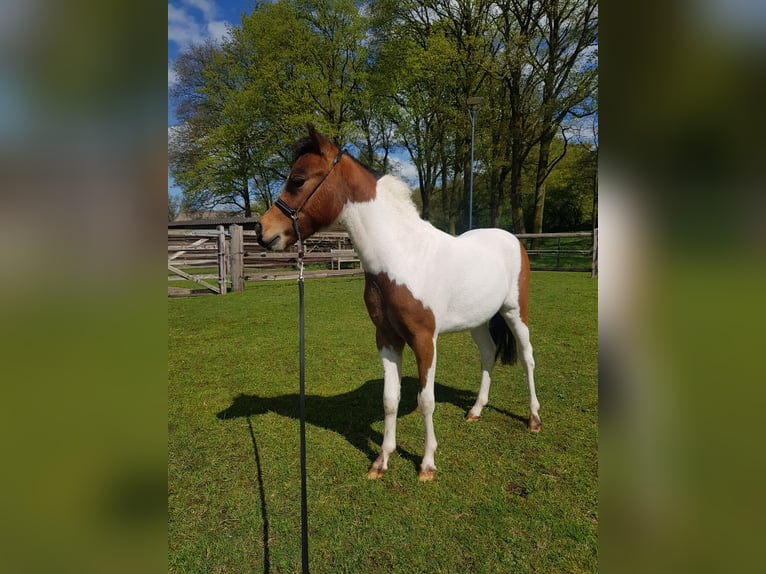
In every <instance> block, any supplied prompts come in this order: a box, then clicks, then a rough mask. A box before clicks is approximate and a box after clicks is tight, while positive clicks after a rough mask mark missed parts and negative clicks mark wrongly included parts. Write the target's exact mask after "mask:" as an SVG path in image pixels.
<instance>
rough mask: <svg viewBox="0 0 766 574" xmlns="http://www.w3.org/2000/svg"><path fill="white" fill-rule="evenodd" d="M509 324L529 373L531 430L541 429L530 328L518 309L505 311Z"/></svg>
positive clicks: (522, 361)
mask: <svg viewBox="0 0 766 574" xmlns="http://www.w3.org/2000/svg"><path fill="white" fill-rule="evenodd" d="M503 316H504V317H505V320H506V322H507V323H508V326H509V327H510V328H511V331H513V334H514V336H515V337H516V344H517V345H518V347H519V348H518V355H519V359H520V360H521V365H522V366H523V367H524V371H525V372H526V374H527V383H529V412H530V417H529V418H530V430H533V431H539V430H540V414H539V410H540V402H539V401H538V400H537V394H536V393H535V357H534V354H533V352H532V343H530V341H529V328H528V327H527V326H526V325H525V324H524V321H522V320H521V317H520V316H519V313H518V311H513V310H511V311H507V312H504V313H503Z"/></svg>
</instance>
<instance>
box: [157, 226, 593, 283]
mask: <svg viewBox="0 0 766 574" xmlns="http://www.w3.org/2000/svg"><path fill="white" fill-rule="evenodd" d="M517 237H518V238H519V239H520V240H522V241H523V242H524V243H525V246H526V247H527V252H528V253H529V255H530V262H531V263H532V270H533V271H544V270H562V269H563V270H567V271H589V272H591V274H592V275H593V276H596V275H597V274H598V230H596V232H595V233H591V232H576V233H525V234H518V235H517ZM589 238H590V241H588V239H589ZM562 239H563V240H565V243H564V244H563V245H562ZM551 242H553V243H551ZM304 243H305V247H306V254H305V262H306V265H307V266H309V268H308V269H307V270H306V273H305V275H306V277H339V276H348V275H357V274H360V273H363V272H364V271H363V269H362V266H361V263H360V261H359V257H358V255H357V254H356V251H354V247H353V245H352V243H351V239H350V238H349V236H348V233H345V232H323V233H317V234H316V235H314V236H312V237H310V238H309V239H307V240H305V242H304ZM584 244H587V245H584ZM562 257H563V258H566V259H567V265H563V264H562ZM574 258H579V260H578V262H576V264H575V265H572V262H571V260H572V259H574ZM554 260H555V263H554ZM297 262H298V252H297V247H295V246H294V247H293V248H291V249H289V250H287V251H283V252H279V253H275V252H271V251H267V250H266V249H264V248H263V247H261V245H259V244H258V242H257V241H256V237H255V232H254V231H247V230H243V228H242V226H241V225H229V227H228V229H226V228H224V227H223V226H222V225H219V226H218V227H217V228H216V229H204V230H200V229H168V280H169V281H192V282H194V283H196V284H197V285H199V286H200V287H201V288H202V291H203V292H204V291H211V292H213V293H216V294H219V295H225V294H226V293H227V291H228V290H229V288H230V289H231V290H232V291H242V290H243V289H244V285H245V282H246V281H275V280H280V279H294V278H297V276H298V274H297V271H296V270H295V269H296V267H297ZM586 263H588V265H587V266H586ZM577 265H579V266H577ZM168 292H169V294H171V295H173V294H179V295H181V294H183V295H186V294H189V293H190V292H192V290H191V289H189V288H173V287H171V286H168Z"/></svg>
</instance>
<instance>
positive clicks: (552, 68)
mask: <svg viewBox="0 0 766 574" xmlns="http://www.w3.org/2000/svg"><path fill="white" fill-rule="evenodd" d="M541 6H542V14H541V17H540V18H539V19H538V23H537V26H538V30H539V32H540V37H541V42H540V43H539V44H538V45H537V50H536V52H535V58H534V65H536V66H537V67H538V72H539V74H540V75H541V77H542V80H543V81H542V95H541V101H540V123H539V125H540V136H539V142H540V143H539V147H538V157H537V175H536V178H535V217H534V225H533V227H532V232H533V233H542V229H543V213H544V207H545V180H546V179H547V177H548V175H549V174H550V173H551V169H553V167H554V166H555V165H556V163H557V162H558V161H560V160H561V159H562V158H563V157H564V155H565V154H566V151H567V148H566V144H567V137H566V134H565V130H564V129H562V128H563V123H564V121H565V120H566V119H567V118H568V117H569V116H574V117H577V118H579V117H583V116H587V115H591V114H592V113H593V112H594V110H595V91H596V83H597V69H596V66H595V62H596V51H595V50H596V44H595V43H596V39H597V33H598V29H597V27H598V16H597V12H596V11H597V0H546V1H545V2H542V3H541ZM559 130H561V133H562V137H563V139H564V149H563V151H562V152H561V154H560V155H559V156H558V157H556V158H555V159H551V143H552V142H553V138H554V137H555V136H556V133H557V132H558V131H559Z"/></svg>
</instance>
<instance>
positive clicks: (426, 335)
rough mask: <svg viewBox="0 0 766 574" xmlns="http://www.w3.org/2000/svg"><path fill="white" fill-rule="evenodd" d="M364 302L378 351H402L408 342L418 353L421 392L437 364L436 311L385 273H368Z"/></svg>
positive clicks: (416, 358) (366, 275)
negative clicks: (393, 349)
mask: <svg viewBox="0 0 766 574" xmlns="http://www.w3.org/2000/svg"><path fill="white" fill-rule="evenodd" d="M364 278H365V287H364V302H365V304H366V305H367V312H368V313H369V315H370V319H372V322H373V324H374V325H375V327H376V328H377V331H376V339H377V343H378V349H382V348H383V347H387V346H390V347H393V348H395V349H397V350H401V349H402V347H403V345H404V342H406V343H407V344H408V345H409V346H410V347H411V348H412V350H413V351H414V352H415V360H416V361H417V364H418V374H419V378H420V389H421V390H423V388H424V387H425V385H426V379H427V376H428V369H430V368H431V365H433V362H434V353H435V349H434V332H435V331H436V319H435V318H434V314H433V312H432V311H431V310H430V309H428V308H426V307H425V306H424V305H423V303H422V302H421V301H420V300H418V299H417V298H415V296H414V295H413V294H412V292H411V291H410V290H409V289H408V288H407V286H406V285H400V284H398V283H397V282H396V281H393V280H392V279H391V278H390V277H389V276H388V275H387V274H385V273H377V274H375V275H373V274H372V273H365V276H364Z"/></svg>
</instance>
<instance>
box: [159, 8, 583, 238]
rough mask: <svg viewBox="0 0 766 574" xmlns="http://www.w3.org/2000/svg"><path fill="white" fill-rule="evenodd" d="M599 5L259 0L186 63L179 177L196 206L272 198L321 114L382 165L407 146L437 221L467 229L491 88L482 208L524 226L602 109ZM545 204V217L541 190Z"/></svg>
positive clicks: (500, 221)
mask: <svg viewBox="0 0 766 574" xmlns="http://www.w3.org/2000/svg"><path fill="white" fill-rule="evenodd" d="M594 9H595V0H556V1H552V2H543V3H540V2H531V0H511V1H509V2H504V3H500V4H498V3H495V2H489V1H487V0H479V1H475V2H474V1H471V2H469V1H467V0H458V1H457V2H444V1H441V0H438V1H436V0H417V1H416V0H407V1H397V2H394V1H392V0H373V1H369V2H365V3H357V2H354V1H353V0H327V1H323V2H308V1H306V0H282V1H279V2H259V3H257V4H256V5H255V7H254V9H253V11H252V12H251V13H250V14H247V15H245V16H243V18H242V22H241V24H240V25H239V26H235V27H233V28H232V29H231V35H230V39H229V40H228V41H226V42H224V43H223V44H222V45H218V46H216V45H211V44H205V45H202V46H193V47H192V48H190V49H189V50H188V51H187V52H185V53H183V54H182V55H181V56H180V57H179V59H178V61H177V62H176V72H177V75H178V77H179V79H180V81H179V85H178V86H177V87H176V88H175V89H174V94H173V95H174V101H175V102H176V108H177V110H178V117H179V119H180V120H181V121H182V125H181V126H179V127H178V128H177V129H176V130H175V133H174V135H173V137H172V138H171V142H170V148H171V150H170V157H171V172H172V174H173V175H174V177H175V179H176V181H177V183H178V184H179V185H180V186H181V187H182V188H183V190H184V195H185V199H186V203H187V205H190V206H192V207H193V206H199V207H210V206H212V205H215V204H218V205H221V204H227V205H229V206H231V205H232V204H234V205H238V206H239V207H240V208H241V209H243V210H245V211H246V212H248V211H250V210H251V209H252V208H253V205H255V207H256V208H257V209H264V208H267V207H268V206H270V205H271V203H272V201H273V200H274V196H275V194H276V193H277V192H278V190H279V189H280V188H281V185H282V182H283V180H284V177H285V175H286V172H287V168H288V167H289V163H290V159H291V156H290V148H291V146H292V144H293V142H294V141H295V140H296V139H298V138H299V137H301V136H303V135H304V133H305V125H306V122H308V121H311V122H313V123H314V124H315V125H316V127H317V129H319V130H320V131H322V132H324V133H326V134H327V135H328V136H329V137H330V138H331V139H333V140H335V141H336V143H338V144H342V145H349V144H350V145H351V146H352V147H355V148H356V149H357V150H359V155H360V159H362V161H364V162H366V163H367V164H369V165H371V166H372V167H374V168H379V169H381V170H383V171H388V170H389V169H390V167H391V164H390V161H389V159H390V158H389V156H390V153H391V151H392V150H393V149H394V148H396V147H399V148H400V149H401V148H404V149H406V150H407V153H408V154H409V157H410V159H411V160H412V162H413V164H414V165H415V167H416V168H417V175H418V189H419V194H418V195H419V203H420V205H421V208H422V213H423V216H424V217H426V218H429V219H431V218H433V219H434V220H435V221H437V222H438V223H439V225H440V226H442V227H443V228H445V229H447V230H448V231H451V232H459V231H462V230H463V229H464V228H465V213H466V212H467V208H468V192H469V185H468V182H469V177H468V176H469V172H470V170H471V165H470V140H471V137H470V134H471V125H470V121H469V115H468V110H467V106H466V99H467V98H468V97H471V96H477V95H478V96H482V97H483V98H484V102H483V104H482V106H481V110H480V113H479V120H478V122H477V126H476V152H477V153H476V158H477V161H476V165H475V166H474V175H475V186H476V191H477V194H476V195H475V201H474V211H475V212H477V213H479V214H481V217H482V220H481V224H482V225H504V226H506V227H511V228H512V231H522V230H523V228H524V211H525V210H524V201H523V199H524V198H525V197H528V196H529V195H530V194H532V195H537V196H541V194H542V195H544V192H545V189H546V188H545V187H544V185H543V184H544V183H545V180H546V178H547V177H548V176H549V175H550V172H551V170H552V167H553V166H554V164H555V162H556V156H555V155H553V154H552V153H549V148H550V146H551V145H554V144H553V142H554V140H555V134H556V133H558V131H559V130H560V128H561V126H562V125H566V124H569V123H572V122H573V121H574V119H575V115H576V116H578V117H579V116H583V115H588V114H590V113H593V111H594V110H595V109H596V107H597V106H596V74H597V66H596V55H597V51H596V46H597V38H596V31H597V29H596V24H597V19H598V18H597V12H594ZM573 114H575V115H573ZM530 170H532V171H533V172H534V174H535V175H534V176H533V177H532V178H531V179H530V177H528V175H526V174H527V173H528V172H530ZM591 194H592V192H591ZM541 197H542V196H541ZM554 203H555V202H554ZM571 205H574V203H572V204H571ZM509 207H510V209H509ZM535 207H536V209H537V212H538V213H537V217H536V219H535V225H536V222H537V220H538V219H540V220H541V218H542V207H543V202H542V199H539V200H538V201H537V202H536V203H535ZM586 214H587V212H584V213H583V214H580V215H581V217H580V218H581V219H586V218H587V217H586ZM562 221H563V220H561V219H560V221H559V223H557V224H556V225H559V224H560V223H561V222H562Z"/></svg>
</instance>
